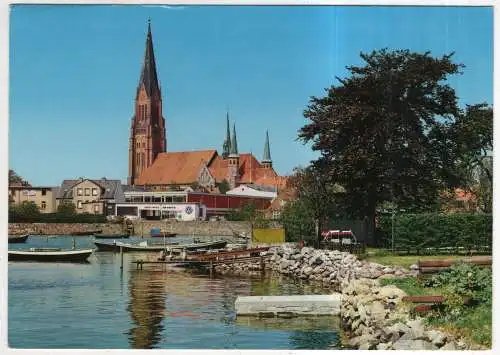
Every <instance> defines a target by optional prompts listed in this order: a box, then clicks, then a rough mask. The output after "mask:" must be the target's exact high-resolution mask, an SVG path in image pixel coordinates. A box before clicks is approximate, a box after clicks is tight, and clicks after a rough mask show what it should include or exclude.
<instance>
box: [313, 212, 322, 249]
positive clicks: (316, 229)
mask: <svg viewBox="0 0 500 355" xmlns="http://www.w3.org/2000/svg"><path fill="white" fill-rule="evenodd" d="M314 234H315V237H316V238H315V240H316V242H315V244H316V248H318V249H319V247H320V242H321V226H320V221H319V218H316V219H315V220H314Z"/></svg>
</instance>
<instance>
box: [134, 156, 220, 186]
mask: <svg viewBox="0 0 500 355" xmlns="http://www.w3.org/2000/svg"><path fill="white" fill-rule="evenodd" d="M215 157H217V151H216V150H215V149H213V150H198V151H192V152H167V153H160V154H158V156H157V157H156V159H155V161H154V162H153V165H151V166H150V167H149V168H147V169H145V170H144V171H143V172H142V174H141V175H140V176H139V179H137V182H136V184H137V185H174V184H191V183H193V182H195V181H197V180H198V173H199V172H200V168H201V166H202V165H203V163H206V164H210V162H211V161H212V159H214V158H215Z"/></svg>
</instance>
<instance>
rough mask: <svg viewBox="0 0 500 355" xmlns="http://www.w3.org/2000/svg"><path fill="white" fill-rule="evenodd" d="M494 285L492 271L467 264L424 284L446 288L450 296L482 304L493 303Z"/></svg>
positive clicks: (439, 274) (452, 268) (448, 270)
mask: <svg viewBox="0 0 500 355" xmlns="http://www.w3.org/2000/svg"><path fill="white" fill-rule="evenodd" d="M492 284H493V279H492V273H491V269H489V268H486V267H481V266H478V265H474V264H467V263H458V264H455V265H452V266H451V267H450V268H449V269H447V270H445V271H442V272H440V273H438V274H436V275H434V276H433V277H432V278H431V279H429V280H426V281H425V282H424V286H425V287H433V288H446V289H447V290H448V291H449V294H454V295H458V296H466V297H470V298H471V299H472V300H473V301H477V302H480V303H491V296H492Z"/></svg>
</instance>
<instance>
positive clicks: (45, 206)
mask: <svg viewBox="0 0 500 355" xmlns="http://www.w3.org/2000/svg"><path fill="white" fill-rule="evenodd" d="M45 208H47V203H46V202H45V201H42V204H41V206H40V209H41V210H44V209H45Z"/></svg>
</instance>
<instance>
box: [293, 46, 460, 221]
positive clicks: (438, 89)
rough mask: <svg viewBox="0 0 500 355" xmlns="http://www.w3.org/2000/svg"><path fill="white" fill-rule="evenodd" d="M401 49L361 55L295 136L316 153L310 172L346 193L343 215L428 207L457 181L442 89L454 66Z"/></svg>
mask: <svg viewBox="0 0 500 355" xmlns="http://www.w3.org/2000/svg"><path fill="white" fill-rule="evenodd" d="M451 57H452V54H450V55H445V56H443V57H441V58H434V57H432V56H431V55H430V53H423V54H419V53H413V52H410V51H408V50H397V51H388V50H385V49H384V50H380V51H374V52H372V53H370V54H364V53H362V54H361V58H362V59H363V60H364V62H365V64H364V65H363V66H351V67H348V68H347V69H348V70H349V72H350V77H348V78H346V79H339V78H338V80H339V84H338V85H337V86H331V87H330V88H329V89H327V94H326V96H325V97H312V98H311V100H310V104H309V106H308V107H307V109H306V110H305V112H304V115H305V117H306V118H308V119H309V120H310V122H309V123H308V124H306V125H305V126H304V127H303V128H302V129H300V131H299V138H300V139H302V140H303V141H304V142H312V148H313V150H315V151H319V152H321V156H320V158H319V159H318V160H316V161H315V162H313V166H315V167H321V170H323V171H324V170H325V169H326V170H327V171H328V172H327V176H328V177H329V179H330V181H331V182H333V183H337V184H339V185H341V186H342V187H343V188H344V189H345V194H344V202H343V203H344V205H345V206H346V207H347V208H348V212H349V214H351V215H353V216H356V217H364V216H369V217H371V218H374V216H375V211H376V208H377V207H378V206H379V205H380V204H382V203H384V202H387V201H390V202H392V203H394V204H396V205H398V206H400V207H404V208H405V209H406V210H411V209H413V210H417V209H425V208H428V206H429V205H431V204H434V202H435V201H436V199H437V195H438V191H439V190H441V189H442V188H444V187H446V186H453V185H457V184H458V183H459V179H458V177H457V176H456V174H455V166H454V162H455V161H456V156H455V152H456V150H455V147H454V144H453V142H452V141H451V139H450V137H449V126H450V124H451V123H452V122H453V121H454V119H455V117H456V116H457V115H458V114H459V108H458V106H457V97H456V95H455V91H454V90H453V88H451V87H450V86H449V85H447V84H446V79H447V77H448V76H450V75H453V74H459V73H460V69H461V67H462V65H461V64H456V63H453V62H452V60H451Z"/></svg>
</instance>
